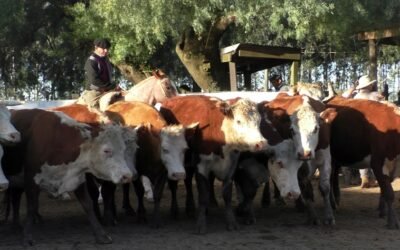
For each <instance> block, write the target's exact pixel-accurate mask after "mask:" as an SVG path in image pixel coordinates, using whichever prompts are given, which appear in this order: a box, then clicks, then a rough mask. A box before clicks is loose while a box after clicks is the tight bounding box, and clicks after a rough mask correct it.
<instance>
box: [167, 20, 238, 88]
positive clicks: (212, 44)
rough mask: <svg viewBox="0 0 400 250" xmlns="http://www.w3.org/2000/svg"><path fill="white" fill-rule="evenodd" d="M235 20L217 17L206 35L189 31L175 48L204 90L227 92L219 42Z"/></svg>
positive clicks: (226, 69)
mask: <svg viewBox="0 0 400 250" xmlns="http://www.w3.org/2000/svg"><path fill="white" fill-rule="evenodd" d="M234 21H235V17H233V16H227V17H219V18H217V19H216V20H215V21H214V22H213V23H212V24H210V28H209V30H208V31H207V32H204V33H203V34H201V35H197V34H196V33H195V32H194V30H193V28H192V27H190V28H188V29H187V30H186V31H185V32H184V33H183V34H182V36H181V40H180V41H179V42H178V44H177V45H176V48H175V50H176V53H177V54H178V57H179V59H180V60H181V62H182V63H183V65H184V66H185V67H186V69H187V70H188V72H189V73H190V75H191V76H192V77H193V80H194V81H195V83H196V84H197V85H198V86H199V87H200V88H202V89H203V90H204V91H212V90H217V89H219V90H229V89H230V85H229V72H228V64H222V63H221V59H220V52H219V41H220V39H221V37H222V35H223V34H224V32H225V31H226V29H227V28H228V26H229V25H230V24H231V23H233V22H234Z"/></svg>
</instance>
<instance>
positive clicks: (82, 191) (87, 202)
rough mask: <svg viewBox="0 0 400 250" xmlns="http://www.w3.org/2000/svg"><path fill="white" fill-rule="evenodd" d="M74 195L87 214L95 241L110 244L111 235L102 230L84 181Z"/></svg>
mask: <svg viewBox="0 0 400 250" xmlns="http://www.w3.org/2000/svg"><path fill="white" fill-rule="evenodd" d="M75 195H76V197H77V199H78V200H79V202H80V203H81V205H82V207H83V209H84V210H85V212H86V214H87V215H88V218H89V222H90V225H91V226H92V229H93V232H94V235H95V238H96V242H97V243H99V244H111V243H112V239H111V237H110V236H109V235H108V234H107V233H106V232H105V231H104V229H103V227H102V226H101V224H100V222H99V220H98V219H97V217H96V215H95V212H94V209H93V202H92V201H91V198H90V196H89V192H88V188H87V185H86V184H85V183H83V184H81V185H80V186H79V187H78V188H77V189H76V190H75Z"/></svg>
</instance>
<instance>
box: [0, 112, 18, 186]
mask: <svg viewBox="0 0 400 250" xmlns="http://www.w3.org/2000/svg"><path fill="white" fill-rule="evenodd" d="M10 118H11V114H10V111H9V110H8V109H7V107H6V106H5V105H3V104H0V161H1V158H2V157H3V147H2V145H10V144H16V143H18V142H19V141H20V140H21V135H20V133H19V132H18V131H17V130H16V129H15V127H14V126H13V125H12V124H11V122H10ZM7 188H8V180H7V178H6V177H5V176H4V173H3V168H2V165H1V163H0V191H3V190H5V189H7Z"/></svg>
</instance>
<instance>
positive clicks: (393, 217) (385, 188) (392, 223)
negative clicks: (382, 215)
mask: <svg viewBox="0 0 400 250" xmlns="http://www.w3.org/2000/svg"><path fill="white" fill-rule="evenodd" d="M371 168H372V169H373V171H374V174H375V177H376V179H377V181H378V184H379V187H380V188H381V192H382V196H383V197H384V199H385V203H386V206H387V215H388V217H387V223H388V224H387V227H388V228H389V229H399V228H400V227H399V221H398V219H397V214H396V211H395V210H394V208H393V201H394V191H393V187H392V184H391V178H390V177H389V176H387V175H384V174H383V172H382V171H383V160H377V159H374V158H372V159H371Z"/></svg>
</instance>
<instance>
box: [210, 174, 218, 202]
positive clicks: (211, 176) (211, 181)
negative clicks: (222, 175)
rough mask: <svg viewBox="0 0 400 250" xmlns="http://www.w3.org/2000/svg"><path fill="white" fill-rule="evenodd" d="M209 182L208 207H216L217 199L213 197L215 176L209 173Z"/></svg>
mask: <svg viewBox="0 0 400 250" xmlns="http://www.w3.org/2000/svg"><path fill="white" fill-rule="evenodd" d="M208 179H209V181H210V203H209V206H210V207H214V208H216V207H218V202H217V198H216V197H215V186H214V185H215V176H214V175H213V174H212V173H211V174H210V176H209V178H208Z"/></svg>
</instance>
